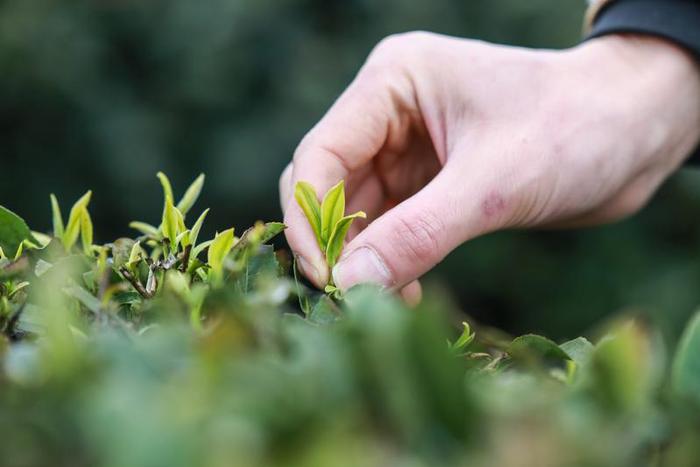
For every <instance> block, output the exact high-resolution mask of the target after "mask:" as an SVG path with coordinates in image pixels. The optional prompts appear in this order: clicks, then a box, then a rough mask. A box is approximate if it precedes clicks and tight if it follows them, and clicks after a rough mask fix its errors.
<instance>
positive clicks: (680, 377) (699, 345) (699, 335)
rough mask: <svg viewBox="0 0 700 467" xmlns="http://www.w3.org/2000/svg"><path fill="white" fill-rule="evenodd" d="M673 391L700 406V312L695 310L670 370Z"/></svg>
mask: <svg viewBox="0 0 700 467" xmlns="http://www.w3.org/2000/svg"><path fill="white" fill-rule="evenodd" d="M671 385H672V388H673V391H674V393H676V394H677V395H679V396H681V397H683V398H687V399H689V400H692V401H693V402H695V403H696V404H697V405H698V407H700V312H696V313H695V315H694V316H693V318H692V319H691V320H690V323H689V324H688V325H687V326H686V328H685V330H684V331H683V336H682V337H681V340H680V343H679V344H678V349H677V350H676V355H675V357H674V359H673V367H672V370H671Z"/></svg>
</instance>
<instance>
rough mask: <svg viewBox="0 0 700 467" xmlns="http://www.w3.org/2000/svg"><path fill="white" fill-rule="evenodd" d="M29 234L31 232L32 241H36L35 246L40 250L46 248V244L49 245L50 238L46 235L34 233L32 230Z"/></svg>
mask: <svg viewBox="0 0 700 467" xmlns="http://www.w3.org/2000/svg"><path fill="white" fill-rule="evenodd" d="M31 232H32V236H33V237H34V240H36V241H37V244H38V245H39V246H40V247H41V248H46V247H47V246H48V244H49V243H51V240H52V238H51V237H49V236H48V235H46V234H43V233H41V232H36V231H34V230H32V231H31Z"/></svg>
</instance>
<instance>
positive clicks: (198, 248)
mask: <svg viewBox="0 0 700 467" xmlns="http://www.w3.org/2000/svg"><path fill="white" fill-rule="evenodd" d="M213 241H214V240H207V241H206V242H202V243H200V244H199V245H197V246H196V247H194V248H193V249H192V255H191V258H192V259H193V260H194V259H195V258H196V257H197V256H199V254H200V253H201V252H203V251H204V250H205V249H206V248H209V246H210V245H211V244H212V242H213Z"/></svg>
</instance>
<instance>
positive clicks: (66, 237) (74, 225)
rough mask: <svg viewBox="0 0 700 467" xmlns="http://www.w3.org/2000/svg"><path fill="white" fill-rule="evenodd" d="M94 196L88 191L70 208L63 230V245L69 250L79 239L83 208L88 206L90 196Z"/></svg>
mask: <svg viewBox="0 0 700 467" xmlns="http://www.w3.org/2000/svg"><path fill="white" fill-rule="evenodd" d="M91 196H92V191H88V192H87V193H85V194H84V195H83V196H81V197H80V199H79V200H78V201H76V202H75V204H74V205H73V207H72V208H71V210H70V216H69V217H68V225H67V226H66V229H65V231H64V232H63V238H62V241H63V247H64V248H65V249H66V251H67V250H70V249H71V248H73V245H75V242H76V241H77V240H78V235H79V234H80V221H81V217H82V214H83V210H84V209H86V208H87V205H88V203H90V197H91Z"/></svg>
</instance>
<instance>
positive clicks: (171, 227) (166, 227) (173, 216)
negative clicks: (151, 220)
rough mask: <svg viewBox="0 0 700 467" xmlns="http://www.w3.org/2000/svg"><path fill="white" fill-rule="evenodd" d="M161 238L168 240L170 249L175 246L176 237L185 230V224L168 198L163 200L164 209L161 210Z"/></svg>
mask: <svg viewBox="0 0 700 467" xmlns="http://www.w3.org/2000/svg"><path fill="white" fill-rule="evenodd" d="M162 228H163V236H164V237H165V238H167V239H168V240H170V245H171V248H175V247H176V246H177V236H178V235H179V234H180V233H181V232H182V231H184V230H185V222H184V220H183V219H182V214H181V213H180V211H179V210H178V209H177V208H176V207H175V206H173V201H172V199H170V198H166V199H165V209H163V224H162Z"/></svg>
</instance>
